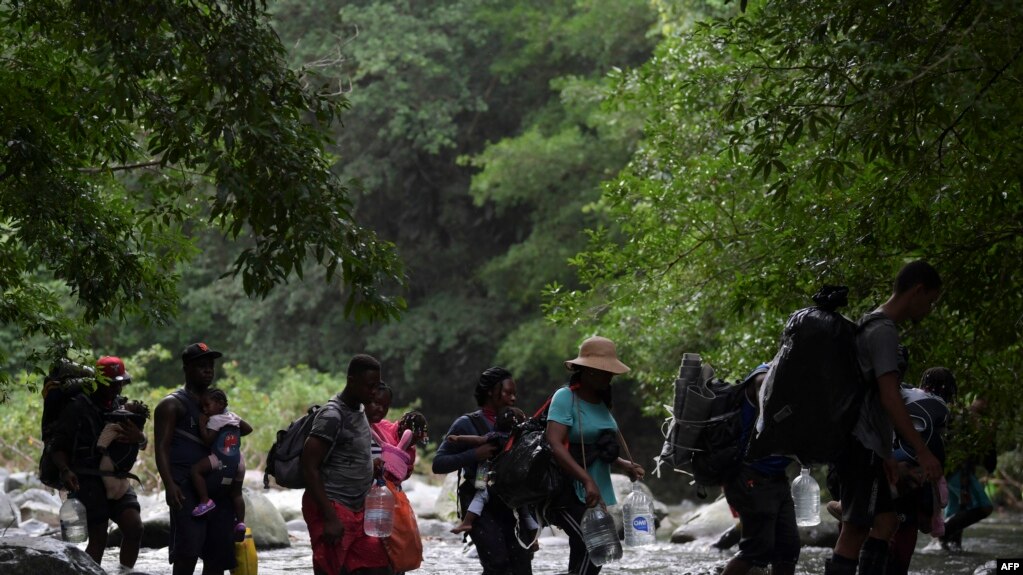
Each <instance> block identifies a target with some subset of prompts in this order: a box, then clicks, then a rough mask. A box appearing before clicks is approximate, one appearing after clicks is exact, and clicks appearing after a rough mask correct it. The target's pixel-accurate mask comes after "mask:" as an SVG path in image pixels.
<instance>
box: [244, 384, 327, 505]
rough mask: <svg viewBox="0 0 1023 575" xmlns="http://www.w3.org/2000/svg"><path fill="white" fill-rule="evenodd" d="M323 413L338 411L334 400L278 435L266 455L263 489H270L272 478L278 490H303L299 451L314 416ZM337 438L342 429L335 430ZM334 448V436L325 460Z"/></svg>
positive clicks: (300, 451)
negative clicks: (282, 488)
mask: <svg viewBox="0 0 1023 575" xmlns="http://www.w3.org/2000/svg"><path fill="white" fill-rule="evenodd" d="M324 409H336V410H338V411H340V406H339V405H337V402H336V401H334V400H333V399H331V400H329V401H328V402H327V403H325V404H324V405H322V406H320V405H313V406H311V407H310V408H309V409H308V410H307V411H306V413H305V415H303V416H302V417H299V418H298V419H296V420H295V421H292V422H291V425H289V426H288V428H287V429H280V430H278V431H277V441H274V444H273V445H271V446H270V451H269V452H268V453H267V454H266V470H265V471H264V472H263V488H264V489H269V488H270V476H271V475H273V476H274V480H275V481H276V482H277V485H279V486H281V487H284V488H287V489H305V487H306V484H305V478H304V477H302V464H301V459H302V457H301V456H302V448H303V447H304V446H305V440H306V438H307V437H309V431H310V430H311V429H312V427H313V420H314V419H316V414H318V413H320V411H322V410H324ZM337 434H338V435H340V434H341V426H338V429H337ZM336 445H337V435H335V436H334V441H332V442H331V444H330V451H328V452H327V455H326V457H330V453H331V452H332V451H334V447H335V446H336ZM326 457H325V458H324V459H326Z"/></svg>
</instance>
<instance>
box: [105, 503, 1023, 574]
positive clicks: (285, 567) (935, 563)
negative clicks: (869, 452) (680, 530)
mask: <svg viewBox="0 0 1023 575" xmlns="http://www.w3.org/2000/svg"><path fill="white" fill-rule="evenodd" d="M1020 519H1021V518H1020V517H1018V516H1001V517H997V516H996V517H992V518H990V519H988V520H986V521H984V522H983V523H981V524H979V525H976V526H974V527H972V528H970V529H968V530H967V531H966V534H965V536H964V537H963V551H962V552H960V553H948V552H946V551H941V550H932V549H930V548H925V546H926V544H927V543H928V542H929V541H930V538H929V537H926V536H923V535H921V541H920V542H919V544H918V546H917V553H916V554H915V555H914V557H913V563H912V566H911V569H910V572H911V573H913V574H918V575H970V574H972V573H973V572H974V569H976V568H977V567H978V566H980V565H981V564H983V563H985V562H987V561H990V560H992V559H995V558H1010V557H1023V525H1021V524H1020ZM543 541H544V542H546V544H545V545H544V546H543V548H541V549H540V551H539V552H538V553H537V554H536V557H535V559H534V561H533V572H534V573H535V574H536V575H541V574H555V573H564V571H565V568H566V567H567V564H568V547H567V544H566V542H565V540H564V539H557V538H549V539H548V538H545V539H544V540H543ZM709 543H710V541H702V542H701V541H696V542H693V543H687V544H684V545H676V544H671V543H667V542H658V543H657V544H656V545H654V546H651V547H647V548H640V549H629V548H626V550H625V556H624V557H623V558H622V561H620V562H618V563H615V564H612V565H610V566H607V567H605V569H604V570H603V571H602V573H608V574H613V573H629V574H658V573H672V574H693V575H700V574H704V573H709V574H714V573H717V572H718V571H719V570H720V568H721V567H722V566H723V565H724V563H725V562H726V561H727V560H728V558H729V557H730V556H731V553H720V552H718V551H717V550H715V549H712V548H709V547H708V545H709ZM424 548H425V560H424V562H423V567H422V568H421V569H419V570H418V571H415V572H414V573H416V574H421V575H440V574H443V575H461V574H469V573H479V572H480V568H479V563H477V562H476V559H475V558H474V557H472V556H470V555H467V554H465V553H463V546H462V544H461V543H460V541H459V540H458V539H457V538H455V537H454V536H452V537H450V538H448V537H442V538H428V539H426V540H425V541H424ZM733 551H734V548H733ZM830 553H831V550H830V549H824V548H813V547H804V548H803V551H802V555H801V557H800V559H799V564H798V566H797V567H796V573H797V574H799V575H810V574H819V573H823V571H824V559H825V558H826V557H828V556H830ZM311 557H312V553H311V551H310V548H309V543H308V538H305V539H304V540H303V538H301V537H299V538H298V539H295V540H293V545H292V547H290V548H287V549H278V550H274V551H261V552H260V553H259V573H260V575H282V574H286V573H288V574H292V573H311V572H312V559H311ZM103 564H104V566H106V567H107V568H108V569H110V572H111V573H115V572H116V571H115V570H114V569H112V566H114V565H116V564H117V549H110V550H108V552H107V554H106V555H105V556H104V559H103ZM200 565H201V564H200ZM136 569H138V570H139V571H142V572H146V573H150V574H153V575H158V574H161V575H162V574H169V573H170V571H171V570H170V565H168V564H167V550H166V549H143V550H142V554H141V555H140V557H139V562H138V564H137V565H136ZM200 572H201V567H200V568H197V569H196V573H200Z"/></svg>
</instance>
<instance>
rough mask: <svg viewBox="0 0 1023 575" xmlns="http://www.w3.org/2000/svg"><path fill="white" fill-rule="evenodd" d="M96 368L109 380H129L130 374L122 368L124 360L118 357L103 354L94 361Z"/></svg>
mask: <svg viewBox="0 0 1023 575" xmlns="http://www.w3.org/2000/svg"><path fill="white" fill-rule="evenodd" d="M96 370H97V371H99V372H100V373H102V374H103V375H104V376H106V378H107V379H109V380H110V381H117V382H129V381H131V376H130V375H128V372H127V371H125V369H124V362H123V361H122V360H121V358H119V357H115V356H112V355H105V356H103V357H101V358H99V361H97V362H96Z"/></svg>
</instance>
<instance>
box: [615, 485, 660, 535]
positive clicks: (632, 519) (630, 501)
mask: <svg viewBox="0 0 1023 575" xmlns="http://www.w3.org/2000/svg"><path fill="white" fill-rule="evenodd" d="M622 516H623V519H625V545H626V546H628V547H641V546H643V545H653V543H654V502H653V501H652V500H651V499H650V497H648V496H647V494H646V492H645V491H643V489H642V488H641V487H640V484H639V482H638V481H636V482H633V484H632V493H630V494H629V496H628V497H626V498H625V503H623V504H622Z"/></svg>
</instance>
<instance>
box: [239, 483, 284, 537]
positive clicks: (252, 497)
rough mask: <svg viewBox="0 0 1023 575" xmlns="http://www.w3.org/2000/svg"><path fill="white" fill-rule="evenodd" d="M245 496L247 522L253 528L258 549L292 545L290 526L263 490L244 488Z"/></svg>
mask: <svg viewBox="0 0 1023 575" xmlns="http://www.w3.org/2000/svg"><path fill="white" fill-rule="evenodd" d="M242 497H244V498H245V524H246V525H247V526H248V527H250V528H251V529H252V540H253V542H255V544H256V548H257V549H278V548H280V547H290V546H291V539H289V538H288V526H287V524H286V523H285V521H284V517H283V516H282V515H281V512H280V511H278V510H277V508H276V507H274V504H273V503H271V502H270V500H269V499H268V498H267V497H266V496H265V495H263V490H262V489H260V490H252V489H249V488H248V487H246V488H244V489H242Z"/></svg>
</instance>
